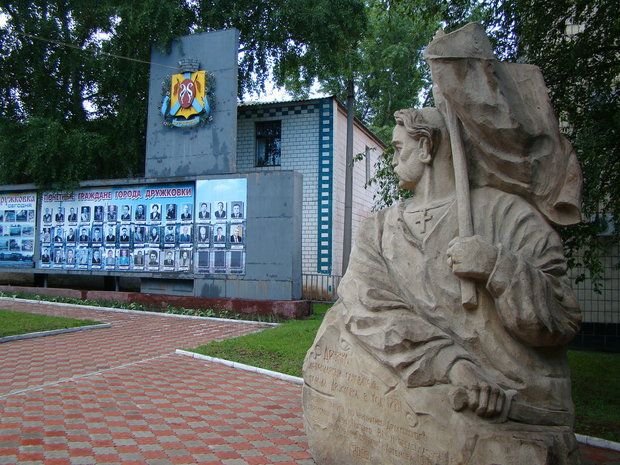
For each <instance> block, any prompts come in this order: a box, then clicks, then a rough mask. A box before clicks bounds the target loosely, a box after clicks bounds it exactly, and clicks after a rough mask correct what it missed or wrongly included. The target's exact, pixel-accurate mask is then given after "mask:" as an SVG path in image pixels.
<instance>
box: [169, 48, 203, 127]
mask: <svg viewBox="0 0 620 465" xmlns="http://www.w3.org/2000/svg"><path fill="white" fill-rule="evenodd" d="M198 67H199V66H198V61H197V60H193V59H187V58H186V59H183V60H181V61H179V68H180V69H181V72H180V73H178V74H173V75H172V76H170V78H169V79H167V80H166V81H165V82H164V83H163V88H162V93H163V101H162V105H161V114H162V116H163V118H164V126H167V127H183V128H189V127H194V126H199V125H205V124H207V123H209V122H211V120H212V119H213V116H212V114H211V113H212V106H213V105H212V101H213V83H214V79H213V76H212V75H211V74H210V73H208V72H206V71H205V70H199V69H198Z"/></svg>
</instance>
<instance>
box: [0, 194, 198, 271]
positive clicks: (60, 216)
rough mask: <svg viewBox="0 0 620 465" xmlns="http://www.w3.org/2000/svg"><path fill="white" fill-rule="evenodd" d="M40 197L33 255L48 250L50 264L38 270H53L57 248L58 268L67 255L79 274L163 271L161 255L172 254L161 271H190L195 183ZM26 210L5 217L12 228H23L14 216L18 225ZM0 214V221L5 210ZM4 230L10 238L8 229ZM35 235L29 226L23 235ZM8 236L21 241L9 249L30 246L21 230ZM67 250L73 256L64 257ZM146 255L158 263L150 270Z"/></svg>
mask: <svg viewBox="0 0 620 465" xmlns="http://www.w3.org/2000/svg"><path fill="white" fill-rule="evenodd" d="M43 195H44V199H43V202H42V203H41V207H40V215H41V228H40V229H39V230H38V234H40V248H39V254H38V255H39V256H40V257H41V256H42V255H43V253H42V251H43V248H48V249H49V252H48V254H46V256H49V260H48V259H46V263H43V260H41V259H39V261H38V265H40V266H44V265H45V266H48V267H51V266H53V256H54V253H53V249H55V248H62V249H63V251H62V260H64V261H63V263H64V264H66V259H67V256H69V262H70V263H69V264H70V266H73V265H72V262H75V264H76V265H75V266H76V267H77V268H79V269H92V270H115V271H133V270H136V271H143V270H146V269H150V270H151V271H158V270H163V261H164V260H165V259H166V254H165V253H164V251H167V250H171V251H172V253H173V260H172V263H173V265H172V266H171V265H170V261H167V262H166V271H183V272H193V269H192V266H193V261H194V260H193V257H192V256H191V254H192V253H193V246H194V234H195V231H194V222H193V220H194V210H195V205H194V196H195V184H194V183H178V184H152V185H140V186H128V187H127V186H123V187H102V188H89V189H81V190H78V191H75V192H62V193H57V192H49V193H44V194H43ZM35 205H36V202H35ZM29 211H30V209H29V208H15V209H11V210H10V211H9V218H12V219H13V223H15V224H16V225H22V224H23V225H24V227H26V226H28V224H27V223H22V221H20V222H17V221H15V220H16V219H17V217H18V216H19V219H20V220H26V219H28V217H29V215H30V213H29ZM32 211H33V212H34V206H33V208H32ZM0 214H1V215H3V216H4V215H5V211H4V210H2V211H1V212H0ZM67 216H70V220H71V221H68V218H67ZM43 217H44V218H43ZM0 226H2V227H3V226H4V224H2V225H0ZM6 230H7V235H9V233H10V231H11V230H10V229H9V228H6ZM34 230H35V229H34V225H33V226H32V228H30V229H25V230H24V231H23V234H25V235H26V236H27V239H29V240H30V241H31V240H32V239H33V237H34V235H35V234H34ZM0 233H1V232H0ZM13 234H16V235H17V234H19V236H20V239H19V241H14V242H13V243H12V244H13V247H14V248H17V249H19V250H20V252H27V251H28V249H29V248H30V247H31V242H29V241H28V240H26V241H25V242H24V241H22V240H21V236H22V232H21V231H17V230H14V231H13ZM8 248H9V246H8V245H7V249H8ZM68 248H73V249H74V251H73V252H71V253H69V254H68V252H67V249H68ZM82 249H87V251H88V254H86V253H82V252H83V250H82ZM181 249H183V250H187V251H188V252H189V254H190V256H189V258H188V257H187V256H186V255H187V254H180V250H181ZM95 251H96V253H95ZM151 251H156V252H157V254H156V255H157V264H156V265H155V264H153V263H151V265H150V267H149V252H151ZM67 254H68V255H67ZM58 255H59V256H60V253H59V254H58ZM182 255H183V265H182V266H181V265H180V263H181V261H180V259H181V256H182ZM1 256H2V255H1V253H0V258H1ZM83 257H84V258H83ZM188 263H189V265H188Z"/></svg>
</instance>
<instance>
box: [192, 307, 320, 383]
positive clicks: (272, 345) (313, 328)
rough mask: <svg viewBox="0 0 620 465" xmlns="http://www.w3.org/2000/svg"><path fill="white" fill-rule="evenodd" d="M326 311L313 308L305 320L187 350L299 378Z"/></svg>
mask: <svg viewBox="0 0 620 465" xmlns="http://www.w3.org/2000/svg"><path fill="white" fill-rule="evenodd" d="M329 307H330V306H329V305H327V304H314V306H313V315H312V316H311V317H309V318H307V319H305V320H290V321H287V322H285V323H282V324H281V325H280V326H278V327H276V328H270V329H268V330H264V331H261V332H260V333H254V334H248V335H247V336H243V337H238V338H234V339H226V340H224V341H213V342H211V343H209V344H207V345H204V346H200V347H197V348H195V349H190V350H191V351H192V352H197V353H199V354H203V355H210V356H211V357H217V358H223V359H226V360H233V361H235V362H242V363H245V364H247V365H252V366H257V367H260V368H265V369H267V370H273V371H279V372H280V373H287V374H289V375H293V376H301V374H302V373H301V365H302V363H303V360H304V357H305V355H306V352H307V351H308V348H309V347H310V345H312V341H314V336H315V335H316V332H317V330H318V329H319V326H320V325H321V321H322V320H323V315H324V314H325V312H326V311H327V310H328V309H329Z"/></svg>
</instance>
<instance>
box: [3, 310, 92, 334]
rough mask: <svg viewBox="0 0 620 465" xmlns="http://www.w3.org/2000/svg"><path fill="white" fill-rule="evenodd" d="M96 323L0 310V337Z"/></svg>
mask: <svg viewBox="0 0 620 465" xmlns="http://www.w3.org/2000/svg"><path fill="white" fill-rule="evenodd" d="M97 323H99V322H98V321H90V320H74V319H73V318H64V317H60V316H47V315H37V314H34V313H25V312H12V311H10V310H0V337H5V336H14V335H16V334H26V333H35V332H38V331H50V330H52V329H64V328H75V327H76V326H87V325H95V324H97Z"/></svg>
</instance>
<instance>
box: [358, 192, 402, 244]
mask: <svg viewBox="0 0 620 465" xmlns="http://www.w3.org/2000/svg"><path fill="white" fill-rule="evenodd" d="M405 202H406V201H405ZM400 205H401V204H400V203H396V204H394V205H392V206H390V207H386V208H383V209H381V210H379V211H376V212H374V213H372V214H371V215H369V216H367V217H366V218H364V219H363V220H362V221H361V222H360V224H359V228H358V236H365V237H372V238H375V239H380V238H381V237H382V236H383V231H384V230H385V229H388V228H389V227H390V225H391V224H396V222H397V221H398V217H399V215H400V213H399V208H402V207H401V206H400Z"/></svg>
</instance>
